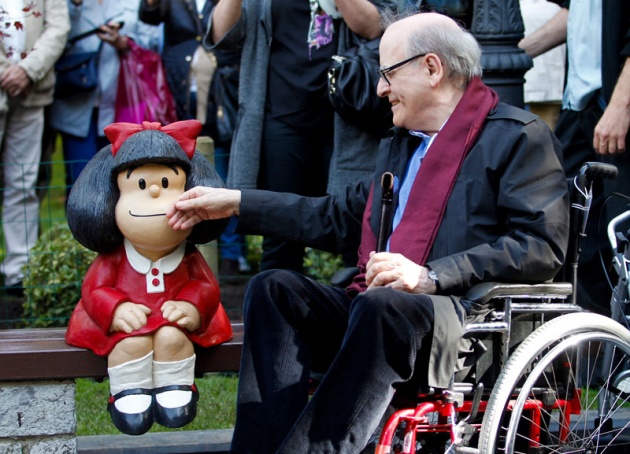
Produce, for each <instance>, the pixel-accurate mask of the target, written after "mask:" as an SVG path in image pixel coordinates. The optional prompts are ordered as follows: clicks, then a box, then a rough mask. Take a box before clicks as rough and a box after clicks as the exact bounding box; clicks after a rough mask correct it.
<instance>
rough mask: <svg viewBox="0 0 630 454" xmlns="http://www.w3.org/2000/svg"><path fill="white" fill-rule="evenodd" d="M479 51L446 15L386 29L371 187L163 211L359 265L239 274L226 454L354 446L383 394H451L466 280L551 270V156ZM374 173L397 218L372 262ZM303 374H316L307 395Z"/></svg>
mask: <svg viewBox="0 0 630 454" xmlns="http://www.w3.org/2000/svg"><path fill="white" fill-rule="evenodd" d="M480 54H481V53H480V49H479V46H478V44H477V43H476V41H475V40H474V38H473V37H472V36H471V35H470V34H469V33H468V32H466V31H465V30H463V29H461V28H460V27H459V26H458V25H457V24H456V23H455V22H453V21H452V20H451V19H449V18H447V17H446V16H442V15H439V14H435V13H421V14H417V15H414V16H410V17H407V18H404V19H402V20H399V21H396V22H393V23H392V24H391V25H390V26H389V27H387V29H386V31H385V34H384V35H383V38H382V41H381V48H380V56H381V57H380V58H381V63H382V65H383V66H382V67H381V69H380V74H381V80H380V82H379V85H378V93H379V95H380V96H385V97H387V98H388V99H389V101H390V103H391V105H392V111H393V119H394V125H395V128H393V131H392V134H391V137H389V138H387V139H384V140H383V141H382V143H381V148H380V154H379V158H378V160H377V166H376V174H375V177H374V181H373V182H365V183H362V184H358V185H356V186H355V187H353V188H349V189H348V190H347V192H346V193H345V196H343V197H341V196H326V197H320V198H305V197H299V196H295V195H290V194H275V193H270V192H265V191H255V190H243V191H236V190H220V189H209V188H195V189H192V190H191V191H189V192H187V193H185V194H184V195H183V196H182V197H181V198H180V199H179V200H178V201H177V202H176V203H175V205H174V207H173V208H172V209H170V210H169V212H168V216H169V217H170V224H171V226H173V228H176V229H186V228H190V227H191V226H192V225H194V224H195V223H197V222H199V221H200V220H202V219H210V218H220V217H226V216H230V215H233V214H236V215H238V216H239V228H240V229H241V230H242V231H244V232H247V233H257V234H265V235H276V236H282V237H284V238H290V239H300V240H303V241H305V242H307V243H308V244H310V245H311V246H313V247H319V248H322V249H327V250H335V249H336V248H338V247H339V244H340V243H342V242H344V241H348V239H349V238H352V237H354V236H356V235H358V234H359V232H360V234H361V246H360V248H359V268H360V270H361V272H360V274H359V275H358V276H357V277H356V278H355V280H354V282H353V283H352V285H350V286H349V287H348V288H347V289H346V290H345V291H344V290H341V289H337V288H333V287H330V286H327V285H324V284H321V283H319V282H316V281H314V280H312V279H310V278H308V277H304V276H302V275H300V274H297V273H293V272H290V271H281V270H275V271H274V270H272V271H267V272H264V273H261V274H259V275H258V276H256V277H254V278H253V279H252V280H251V282H250V285H249V287H248V289H247V292H246V295H245V303H244V307H245V340H244V345H243V358H242V367H241V375H240V387H239V395H238V407H237V421H236V427H235V430H234V440H233V442H232V450H233V452H235V453H271V452H281V453H296V452H300V453H306V452H308V453H324V452H327V453H358V452H360V451H361V450H362V449H363V448H364V447H365V446H366V444H367V443H368V440H369V438H370V435H371V434H372V432H373V431H374V430H375V428H376V427H377V426H378V423H379V420H380V419H381V417H382V416H383V414H384V412H385V411H386V408H387V406H388V404H389V402H390V400H391V398H392V396H393V394H394V389H395V385H397V384H400V383H404V382H408V381H409V380H411V379H412V377H413V378H414V380H420V381H419V383H421V384H429V385H431V386H437V387H446V386H447V385H448V381H449V378H450V377H451V375H452V373H453V370H454V367H455V362H456V359H457V353H458V342H459V340H460V337H461V335H462V333H463V329H464V326H465V323H466V321H467V318H469V312H470V306H469V304H468V303H467V301H466V300H465V299H463V298H461V295H464V294H465V292H466V290H467V289H468V288H469V287H470V286H472V285H474V284H476V283H479V282H481V281H486V280H499V281H519V282H540V281H544V280H547V279H550V278H552V277H553V276H554V275H555V274H556V272H557V271H558V269H559V268H560V266H561V264H562V262H563V260H564V256H565V249H566V243H567V237H568V195H567V185H566V181H565V177H564V172H563V170H562V165H561V163H560V160H559V157H558V156H559V153H560V149H559V146H558V144H557V141H556V140H555V139H554V137H553V135H552V134H551V132H550V131H549V128H548V127H547V126H546V125H545V123H544V122H543V121H542V120H540V119H539V118H538V117H535V116H534V115H531V114H529V113H527V112H525V111H523V110H520V109H517V108H515V107H512V106H508V105H505V104H502V103H500V102H499V101H498V99H497V95H496V94H495V93H494V92H493V91H492V90H491V89H489V88H488V87H486V86H485V85H484V84H483V83H482V82H481V80H480V75H481V67H480ZM385 171H388V172H391V173H392V174H393V175H394V196H393V207H395V211H394V215H393V219H392V223H391V225H390V226H387V227H386V228H385V230H386V232H385V233H386V236H388V240H387V242H386V247H385V250H384V251H378V252H376V243H377V231H378V227H379V224H380V217H381V210H380V202H381V196H382V194H381V192H382V191H381V189H380V184H379V181H380V178H381V175H382V174H383V172H385ZM361 219H362V221H361ZM311 370H315V371H318V372H322V373H323V379H322V381H321V383H320V385H319V387H318V389H317V391H316V392H315V394H314V395H313V397H312V398H311V399H310V400H309V398H308V384H309V372H310V371H311Z"/></svg>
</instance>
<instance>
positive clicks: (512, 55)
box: [470, 0, 533, 107]
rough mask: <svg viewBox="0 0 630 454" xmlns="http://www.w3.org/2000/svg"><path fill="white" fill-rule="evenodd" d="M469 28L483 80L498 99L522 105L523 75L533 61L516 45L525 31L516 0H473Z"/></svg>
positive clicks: (518, 105)
mask: <svg viewBox="0 0 630 454" xmlns="http://www.w3.org/2000/svg"><path fill="white" fill-rule="evenodd" d="M470 31H471V33H472V34H473V35H474V36H475V38H476V39H477V41H478V42H479V44H480V45H481V49H482V52H483V53H482V56H481V63H482V65H483V74H484V75H483V81H484V82H485V83H486V85H488V86H489V87H491V88H493V89H494V90H495V91H496V92H497V93H498V94H499V97H500V99H501V101H503V102H505V103H507V104H512V105H514V106H517V107H523V106H524V100H523V84H524V83H525V79H524V77H523V76H524V74H525V73H526V72H527V70H528V69H530V68H531V67H532V66H533V63H532V59H531V57H530V56H529V55H527V54H525V52H524V51H523V50H521V49H519V48H518V46H517V44H518V42H519V41H520V40H521V38H523V36H524V32H525V26H524V25H523V18H522V16H521V8H520V5H519V2H518V0H475V2H474V5H473V15H472V22H471V25H470Z"/></svg>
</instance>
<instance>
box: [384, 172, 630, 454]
mask: <svg viewBox="0 0 630 454" xmlns="http://www.w3.org/2000/svg"><path fill="white" fill-rule="evenodd" d="M616 174H617V169H616V168H615V167H614V166H610V165H606V164H601V163H586V164H584V166H583V167H582V169H581V171H580V173H579V175H578V176H576V177H575V178H574V179H571V180H570V181H569V185H570V188H571V222H570V223H571V234H570V240H569V251H568V254H567V262H566V264H565V267H564V269H563V271H562V272H561V275H560V279H561V280H562V281H561V282H550V283H542V284H535V285H526V284H504V283H482V284H479V285H477V286H475V287H473V288H472V289H470V291H469V292H468V293H467V295H466V298H467V299H468V300H470V301H472V302H473V303H475V304H480V305H484V306H486V307H488V308H489V309H490V312H489V315H488V316H487V317H485V319H484V320H483V321H481V322H478V323H472V324H469V325H468V326H467V328H466V337H470V338H471V339H474V340H475V341H476V342H480V343H482V344H483V345H484V346H485V349H486V351H485V353H483V355H481V356H480V357H479V358H478V359H476V360H475V361H474V364H473V365H472V367H471V368H470V369H464V370H462V371H457V372H456V373H454V375H453V378H452V380H451V385H450V386H449V388H448V389H429V390H423V391H422V392H420V393H418V394H416V395H414V396H413V401H412V402H409V400H408V398H407V400H406V401H405V402H404V405H403V406H402V407H399V406H398V405H396V404H395V403H394V406H395V407H397V409H396V410H395V411H394V413H393V414H392V415H391V416H390V417H389V419H388V421H387V422H386V423H385V425H384V427H383V429H382V431H381V434H380V438H379V441H378V444H377V446H376V449H375V453H376V454H390V453H402V454H419V453H469V454H493V453H500V452H505V453H510V454H512V453H528V454H532V453H589V454H590V453H620V452H630V331H629V330H628V329H627V328H626V327H624V326H623V325H622V324H620V323H619V322H618V321H615V320H613V319H612V318H611V317H606V316H603V315H598V314H594V313H590V312H587V311H585V310H583V309H582V308H581V307H580V306H578V305H577V304H576V294H575V292H574V291H573V289H574V288H576V286H575V284H576V282H577V274H576V273H577V262H578V258H579V241H580V239H581V237H583V236H584V229H585V225H586V220H587V217H588V211H589V208H590V201H591V198H592V183H593V181H595V180H596V179H602V178H614V177H615V176H616ZM625 215H626V217H625V218H624V219H630V211H628V212H627V213H625ZM613 222H614V221H613ZM611 224H612V223H611ZM613 229H614V227H613ZM609 236H610V233H609ZM612 236H613V237H614V238H615V239H617V238H619V236H618V235H616V234H613V235H612ZM621 243H623V244H622V245H618V244H616V243H615V244H612V243H611V244H612V245H613V248H616V249H617V251H618V252H617V254H616V263H617V265H618V266H619V268H620V269H619V270H618V274H619V284H618V288H617V291H616V292H615V293H616V294H617V293H621V292H625V294H624V295H622V296H621V298H622V299H624V301H626V302H627V298H628V285H629V282H628V277H630V276H629V274H630V273H629V272H628V270H629V269H630V266H628V264H629V263H630V247H626V246H627V245H628V241H627V239H626V240H625V241H623V242H621ZM625 249H628V252H626V251H625ZM617 265H616V266H617ZM624 270H625V271H624ZM618 312H620V311H618ZM621 312H623V313H625V312H624V311H623V310H622V311H621ZM617 318H620V317H617ZM623 318H624V319H625V318H627V317H625V316H624V317H623ZM395 400H396V396H395ZM401 400H404V399H401ZM624 412H625V413H624Z"/></svg>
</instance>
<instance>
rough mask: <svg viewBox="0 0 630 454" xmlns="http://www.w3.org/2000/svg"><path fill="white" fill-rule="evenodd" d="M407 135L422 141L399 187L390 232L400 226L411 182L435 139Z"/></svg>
mask: <svg viewBox="0 0 630 454" xmlns="http://www.w3.org/2000/svg"><path fill="white" fill-rule="evenodd" d="M409 134H411V135H413V136H416V137H420V138H421V139H422V142H420V145H418V148H416V151H414V152H413V155H412V156H411V159H410V160H409V163H408V164H407V171H406V172H405V177H404V178H403V181H402V185H401V186H400V191H399V192H398V206H397V207H396V212H395V213H394V220H393V221H392V231H393V230H395V229H396V227H397V226H398V224H400V220H401V219H402V217H403V213H404V212H405V207H406V206H407V202H408V201H409V194H411V187H412V186H413V182H414V181H415V180H416V176H417V175H418V171H419V170H420V165H421V164H422V160H423V159H424V157H425V156H426V154H427V151H428V150H429V147H430V146H431V144H432V143H433V140H434V139H435V138H436V137H437V134H434V135H433V137H431V136H429V135H427V134H424V133H422V132H420V131H409ZM387 250H388V251H389V240H388V241H387Z"/></svg>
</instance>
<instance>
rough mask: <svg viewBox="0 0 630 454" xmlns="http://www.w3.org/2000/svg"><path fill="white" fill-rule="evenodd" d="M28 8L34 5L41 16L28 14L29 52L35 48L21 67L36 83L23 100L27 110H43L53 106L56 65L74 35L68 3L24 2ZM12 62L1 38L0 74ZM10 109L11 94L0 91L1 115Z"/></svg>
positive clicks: (53, 0) (61, 0) (49, 0)
mask: <svg viewBox="0 0 630 454" xmlns="http://www.w3.org/2000/svg"><path fill="white" fill-rule="evenodd" d="M23 3H24V5H25V6H26V5H28V4H34V5H35V6H34V9H33V10H34V11H39V12H41V13H42V14H41V16H39V17H38V16H37V15H33V14H31V15H28V17H27V18H26V20H25V23H24V30H25V31H26V49H32V50H31V51H30V52H29V53H28V55H27V56H26V58H25V59H23V60H21V61H20V62H19V63H18V64H19V65H20V66H21V67H22V68H23V69H24V71H26V74H28V76H29V77H30V79H31V80H32V81H33V85H32V87H31V88H30V90H29V91H28V95H27V96H26V97H25V98H24V100H23V101H22V104H23V105H24V106H27V107H41V106H46V105H49V104H51V103H52V101H53V91H54V88H55V72H54V65H55V62H56V61H57V59H58V58H59V56H60V55H61V53H62V52H63V49H64V47H65V45H66V40H67V37H68V33H69V32H70V20H69V18H68V6H67V4H66V0H23ZM9 65H10V62H9V60H8V59H7V57H6V50H5V46H4V42H3V41H2V40H1V39H0V74H1V73H3V72H4V71H6V69H7V68H8V67H9ZM7 110H8V104H7V93H6V92H5V91H4V90H2V89H0V112H6V111H7Z"/></svg>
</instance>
